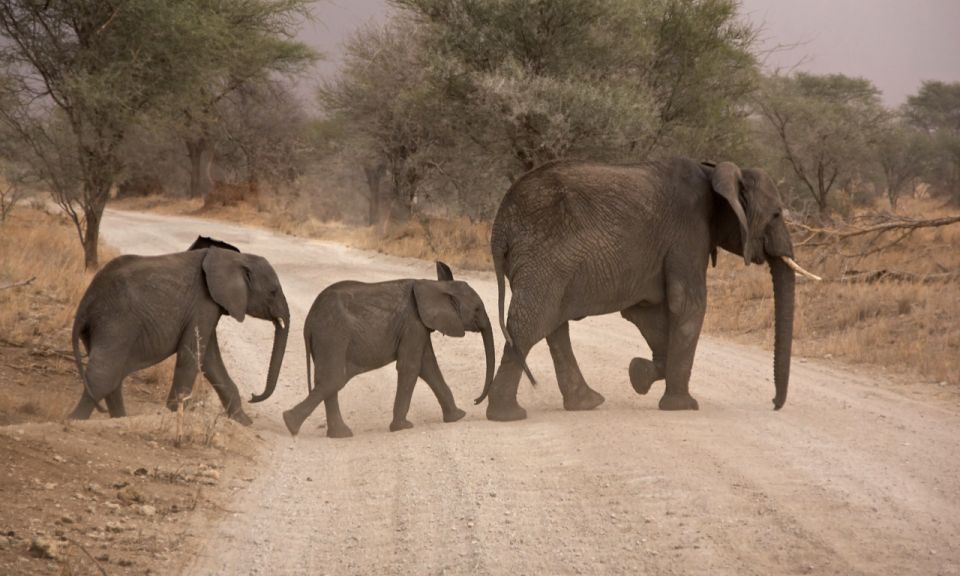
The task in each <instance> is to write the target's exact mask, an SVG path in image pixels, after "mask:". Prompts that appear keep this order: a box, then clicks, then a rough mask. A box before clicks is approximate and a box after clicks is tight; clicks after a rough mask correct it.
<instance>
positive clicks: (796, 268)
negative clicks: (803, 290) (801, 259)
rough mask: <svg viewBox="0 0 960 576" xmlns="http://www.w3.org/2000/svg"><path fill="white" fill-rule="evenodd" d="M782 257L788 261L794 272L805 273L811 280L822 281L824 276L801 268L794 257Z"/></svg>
mask: <svg viewBox="0 0 960 576" xmlns="http://www.w3.org/2000/svg"><path fill="white" fill-rule="evenodd" d="M781 258H783V261H784V262H786V263H787V266H789V267H790V269H791V270H793V271H794V272H796V273H798V274H803V275H804V276H806V277H807V278H809V279H811V280H816V281H817V282H820V281H821V280H823V278H821V277H819V276H817V275H816V274H811V273H809V272H807V271H806V270H804V269H803V268H801V267H800V265H799V264H797V263H796V262H794V261H793V258H790V257H789V256H781Z"/></svg>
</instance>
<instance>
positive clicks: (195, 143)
mask: <svg viewBox="0 0 960 576" xmlns="http://www.w3.org/2000/svg"><path fill="white" fill-rule="evenodd" d="M311 2H312V0H254V1H248V2H222V3H220V4H219V6H218V8H217V10H218V14H217V16H218V18H219V20H220V25H221V26H222V27H223V29H224V30H226V31H229V34H226V35H224V36H223V37H222V38H221V42H222V45H221V46H220V48H219V49H222V50H224V52H225V54H229V57H228V58H226V59H224V60H223V62H222V64H223V65H222V66H220V67H219V68H218V69H217V70H216V71H215V73H213V74H211V75H209V76H208V77H207V78H206V81H205V82H201V83H198V84H197V85H196V86H195V90H194V91H193V92H192V93H191V94H189V95H188V97H186V98H184V99H183V100H182V101H180V102H177V105H178V106H181V108H180V110H179V111H174V114H178V112H179V114H178V117H180V118H182V125H181V130H182V137H183V142H184V146H185V149H186V152H187V158H188V160H189V166H190V188H189V195H190V197H204V198H205V197H206V195H207V193H209V191H210V185H211V182H210V179H209V177H208V174H209V168H210V164H211V163H212V162H213V155H214V139H215V135H214V134H213V133H214V132H215V131H217V126H216V124H217V122H218V121H219V120H220V111H219V110H218V107H219V106H220V104H221V103H222V101H223V100H224V99H226V98H228V97H230V96H231V95H232V94H234V93H235V92H236V91H237V90H241V89H244V88H246V89H247V90H253V89H254V88H250V87H251V86H256V85H260V86H263V85H264V83H267V82H269V81H270V79H271V78H272V77H274V76H277V75H280V76H288V77H289V76H294V75H297V74H299V73H301V72H303V71H304V70H305V69H306V67H307V66H308V65H309V64H311V63H313V62H314V61H316V59H317V58H318V57H319V56H318V54H317V53H316V52H314V51H313V50H312V49H310V48H309V47H308V46H306V45H305V44H303V43H302V42H298V41H296V40H293V39H292V37H293V36H294V34H295V33H296V30H297V28H298V27H299V26H300V24H301V22H302V21H303V20H304V19H306V18H309V10H308V9H309V4H310V3H311ZM228 105H229V104H228Z"/></svg>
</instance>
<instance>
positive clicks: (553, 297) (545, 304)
mask: <svg viewBox="0 0 960 576" xmlns="http://www.w3.org/2000/svg"><path fill="white" fill-rule="evenodd" d="M559 299H560V296H558V295H557V294H552V293H550V294H542V293H540V292H538V291H534V292H531V291H526V290H523V289H521V288H517V289H516V290H514V292H513V298H512V299H511V300H510V312H509V315H508V317H507V332H509V333H510V335H511V337H512V339H513V346H510V345H507V344H504V346H503V356H502V357H501V359H500V366H499V367H498V368H497V374H496V376H494V378H493V384H491V386H490V400H489V403H488V404H487V420H494V421H496V422H510V421H513V420H523V419H524V418H526V417H527V411H526V410H524V409H523V407H522V406H520V404H519V403H518V402H517V389H518V387H519V385H520V377H521V375H522V374H523V366H522V364H521V361H523V360H525V359H526V357H527V354H528V353H529V352H530V349H531V348H533V346H534V344H536V343H537V342H539V341H540V340H542V339H543V338H544V337H545V336H547V335H548V334H550V333H551V332H553V331H554V330H556V328H557V326H559V324H558V323H555V317H556V311H555V306H552V305H550V303H555V302H559ZM521 318H522V319H523V321H520V320H519V319H521Z"/></svg>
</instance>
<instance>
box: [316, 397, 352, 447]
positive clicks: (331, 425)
mask: <svg viewBox="0 0 960 576" xmlns="http://www.w3.org/2000/svg"><path fill="white" fill-rule="evenodd" d="M339 395H340V392H339V391H337V392H334V393H333V394H331V395H330V396H327V398H326V399H325V400H324V401H323V408H324V410H325V411H326V413H327V436H328V437H329V438H350V437H351V436H353V431H352V430H350V428H349V427H348V426H347V424H346V422H344V421H343V415H342V414H340V400H339V399H338V398H337V397H338V396H339Z"/></svg>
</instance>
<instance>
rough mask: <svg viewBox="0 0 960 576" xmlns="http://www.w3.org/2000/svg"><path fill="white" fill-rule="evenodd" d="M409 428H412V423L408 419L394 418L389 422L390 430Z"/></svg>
mask: <svg viewBox="0 0 960 576" xmlns="http://www.w3.org/2000/svg"><path fill="white" fill-rule="evenodd" d="M409 428H413V424H411V423H410V421H409V420H394V421H393V422H391V423H390V431H391V432H399V431H401V430H407V429H409Z"/></svg>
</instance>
